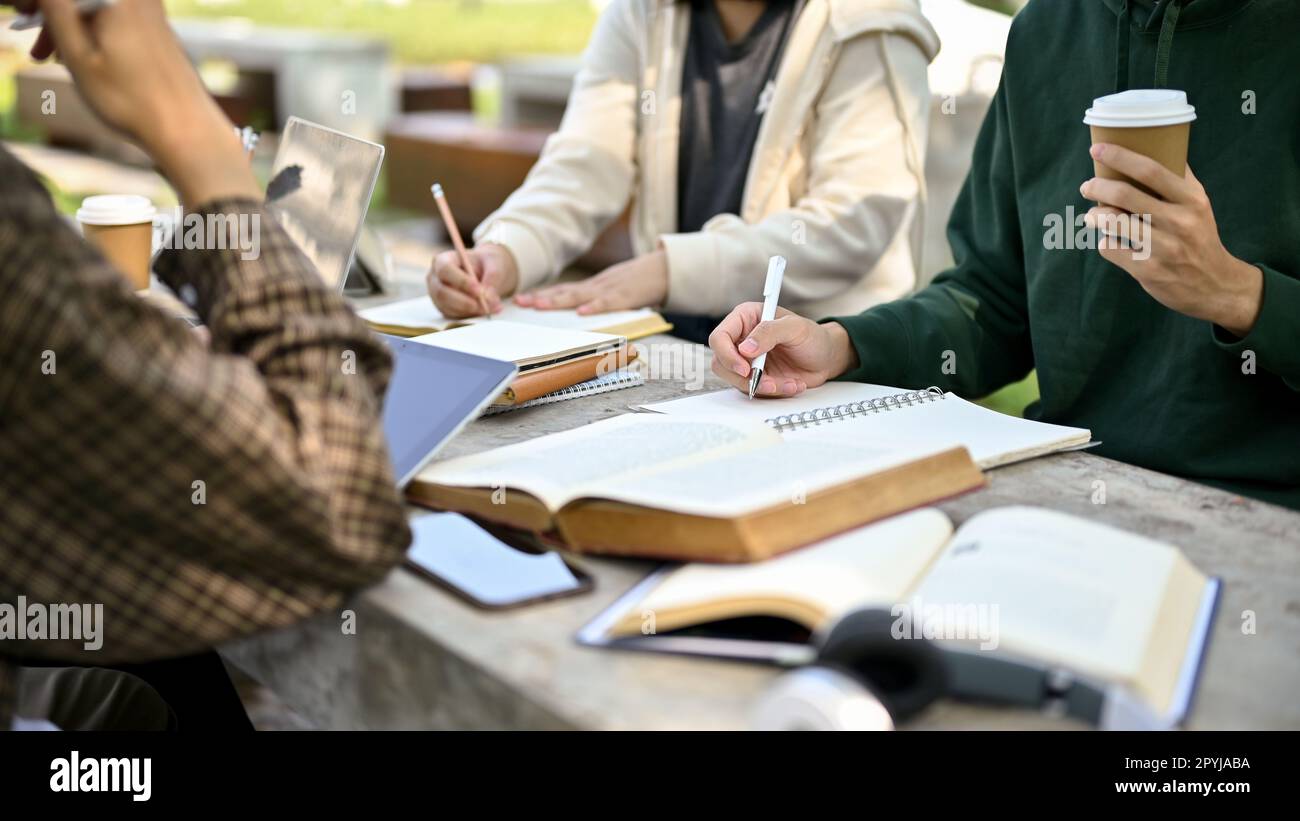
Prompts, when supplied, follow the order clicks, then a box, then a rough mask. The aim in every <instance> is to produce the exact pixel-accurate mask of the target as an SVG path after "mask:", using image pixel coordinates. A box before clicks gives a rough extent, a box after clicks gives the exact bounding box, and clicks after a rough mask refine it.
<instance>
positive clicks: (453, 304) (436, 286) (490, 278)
mask: <svg viewBox="0 0 1300 821" xmlns="http://www.w3.org/2000/svg"><path fill="white" fill-rule="evenodd" d="M466 254H467V256H468V257H469V261H470V264H471V265H472V266H473V267H474V270H473V271H466V270H464V268H463V267H462V265H461V261H460V255H459V254H457V253H456V252H455V251H444V252H443V253H441V254H438V256H436V257H434V258H433V267H432V268H431V269H430V270H429V273H428V275H427V276H426V277H425V284H426V285H427V286H428V288H429V296H430V297H432V298H433V303H434V304H435V305H437V306H438V310H439V311H441V312H442V315H443V316H446V317H450V318H452V319H461V318H464V317H469V316H479V315H481V314H482V313H483V306H482V304H480V302H479V296H480V295H481V296H482V297H483V301H484V302H485V303H486V304H487V307H488V312H489V313H493V314H495V313H497V312H499V311H500V310H501V299H502V297H506V296H509V295H510V294H512V293H514V291H515V289H516V288H517V287H519V267H518V265H516V264H515V257H514V254H512V253H510V250H509V249H508V248H506V247H505V246H504V245H497V244H495V243H491V242H488V243H484V244H482V245H479V246H478V247H476V248H472V249H470V250H469V251H467V252H466Z"/></svg>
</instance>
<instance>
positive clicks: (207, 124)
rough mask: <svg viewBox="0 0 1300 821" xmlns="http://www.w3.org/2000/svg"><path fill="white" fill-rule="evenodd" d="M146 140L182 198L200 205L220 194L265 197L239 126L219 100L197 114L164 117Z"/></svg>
mask: <svg viewBox="0 0 1300 821" xmlns="http://www.w3.org/2000/svg"><path fill="white" fill-rule="evenodd" d="M164 122H166V123H167V124H168V125H162V124H160V125H159V128H158V130H156V131H154V132H152V134H151V135H150V137H149V138H146V139H145V140H143V142H144V144H145V149H146V150H147V151H148V152H149V154H150V155H151V156H152V157H153V158H154V161H155V162H157V164H158V167H159V169H161V170H162V172H163V174H164V175H165V176H166V177H167V179H169V180H170V181H171V183H172V185H173V186H175V187H176V190H177V192H178V193H179V195H180V198H181V201H182V202H184V203H185V204H187V205H190V206H198V205H201V204H203V203H205V202H211V201H213V200H217V199H228V198H247V199H261V198H262V196H263V195H262V191H261V188H260V187H259V186H258V184H257V178H256V177H255V176H254V175H253V170H252V168H251V166H250V164H249V161H248V155H247V153H246V152H245V151H244V148H243V146H242V144H241V143H240V141H239V138H238V137H237V136H236V135H235V131H234V127H233V126H232V125H231V124H230V121H229V120H227V119H226V117H225V115H224V114H222V113H221V111H220V109H217V108H216V106H215V105H212V106H210V107H209V106H204V107H202V108H201V109H200V110H199V111H197V112H194V116H183V115H178V114H174V115H171V116H168V117H166V118H164Z"/></svg>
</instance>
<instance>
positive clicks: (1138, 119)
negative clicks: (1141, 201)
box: [1083, 88, 1196, 194]
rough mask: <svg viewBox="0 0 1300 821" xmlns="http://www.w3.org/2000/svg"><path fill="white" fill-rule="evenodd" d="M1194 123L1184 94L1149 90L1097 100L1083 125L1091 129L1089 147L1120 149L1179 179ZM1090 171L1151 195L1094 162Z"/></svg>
mask: <svg viewBox="0 0 1300 821" xmlns="http://www.w3.org/2000/svg"><path fill="white" fill-rule="evenodd" d="M1195 119H1196V109H1195V108H1193V107H1192V106H1191V105H1189V104H1188V102H1187V93H1186V92H1183V91H1176V90H1174V89H1164V88H1160V89H1157V88H1151V89H1133V90H1131V91H1123V92H1120V93H1119V94H1111V95H1108V96H1106V97H1098V98H1097V99H1095V100H1093V101H1092V108H1090V109H1088V111H1087V113H1086V115H1085V116H1084V118H1083V122H1084V123H1085V124H1086V125H1087V126H1088V127H1089V128H1090V129H1092V143H1093V145H1096V144H1097V143H1109V144H1111V145H1119V146H1123V147H1124V148H1127V149H1129V150H1130V151H1134V152H1137V153H1138V154H1142V155H1144V156H1147V157H1150V158H1151V159H1153V160H1155V161H1156V162H1158V163H1160V164H1161V165H1163V166H1164V167H1165V168H1168V169H1169V170H1170V171H1172V172H1173V173H1174V174H1177V175H1178V176H1179V177H1182V176H1183V175H1184V174H1185V173H1186V171H1187V144H1188V140H1189V139H1190V137H1191V131H1192V121H1193V120H1195ZM1093 167H1094V170H1095V172H1096V175H1097V176H1098V177H1101V178H1103V179H1110V180H1124V181H1126V182H1130V183H1132V184H1133V185H1135V186H1137V187H1138V188H1139V189H1141V190H1143V191H1146V192H1147V193H1148V194H1154V193H1155V192H1153V191H1151V190H1150V189H1148V188H1147V187H1146V186H1144V185H1142V184H1141V183H1138V182H1137V181H1136V180H1132V179H1129V178H1128V177H1126V176H1125V175H1123V174H1121V173H1119V172H1118V171H1116V170H1114V169H1113V168H1110V167H1109V166H1106V165H1102V164H1101V163H1098V162H1095V161H1094V163H1093Z"/></svg>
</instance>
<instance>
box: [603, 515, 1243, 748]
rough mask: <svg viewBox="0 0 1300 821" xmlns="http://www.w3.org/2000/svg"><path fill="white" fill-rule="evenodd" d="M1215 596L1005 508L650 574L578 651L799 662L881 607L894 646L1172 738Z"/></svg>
mask: <svg viewBox="0 0 1300 821" xmlns="http://www.w3.org/2000/svg"><path fill="white" fill-rule="evenodd" d="M1219 589H1220V583H1219V581H1218V580H1217V579H1213V578H1207V577H1206V576H1205V575H1204V574H1203V573H1201V572H1200V571H1199V570H1197V569H1196V567H1194V566H1193V565H1192V564H1191V563H1190V562H1189V561H1188V560H1187V558H1186V557H1185V556H1183V554H1182V553H1181V552H1180V551H1179V550H1178V549H1176V548H1174V547H1172V546H1170V545H1166V544H1162V543H1160V542H1156V541H1152V540H1150V539H1146V538H1143V537H1140V536H1135V535H1133V534H1130V533H1125V532H1124V531H1121V530H1117V529H1115V528H1112V527H1108V526H1105V525H1102V524H1098V523H1095V522H1091V521H1087V520H1085V519H1079V518H1075V517H1071V516H1067V515H1065V514H1062V513H1057V512H1054V511H1049V510H1044V509H1041V508H1031V507H1008V508H999V509H996V510H990V511H986V512H984V513H980V514H978V515H976V516H974V517H972V518H971V519H970V520H969V521H967V522H966V523H965V524H963V525H962V526H961V527H960V528H958V529H957V530H956V531H955V532H954V530H953V526H952V523H951V522H950V521H949V520H948V518H947V517H946V516H945V515H944V514H943V513H941V512H940V511H937V510H933V509H927V510H920V511H914V512H911V513H908V514H904V515H902V516H896V517H894V518H891V519H888V520H886V521H883V522H879V523H877V524H874V525H870V526H868V527H864V528H859V529H857V530H855V531H852V532H850V533H846V534H842V535H840V536H838V537H835V538H832V539H828V540H826V541H824V542H821V543H819V544H817V545H814V546H812V547H809V548H807V549H805V550H799V551H796V552H793V553H790V554H788V555H786V556H781V557H779V558H776V559H773V560H772V561H769V562H763V563H761V564H755V565H744V566H738V567H737V566H720V565H706V564H690V565H684V566H681V567H675V568H671V569H667V570H664V571H661V572H659V573H656V574H653V575H651V576H650V577H648V578H647V579H646V580H645V581H644V582H642V583H641V584H640V585H638V586H637V587H636V588H633V589H632V590H631V591H629V592H628V593H627V594H626V595H624V596H623V597H622V598H620V599H619V600H618V601H617V602H615V604H614V605H613V606H612V607H610V608H609V609H608V610H607V611H606V612H605V613H603V614H601V615H600V616H599V617H598V618H597V619H596V620H594V621H593V622H592V623H591V624H589V625H588V626H587V627H586V628H584V629H583V630H582V632H581V633H580V634H579V640H580V641H582V642H583V643H585V644H590V645H596V646H612V647H621V648H624V649H631V650H645V651H651V652H667V653H685V654H690V655H706V656H720V657H727V658H742V659H750V660H759V661H768V662H775V663H803V662H807V661H809V660H810V658H811V656H812V654H813V651H812V650H811V647H810V642H811V640H812V637H813V636H814V635H815V634H817V633H819V632H821V631H824V630H826V629H827V628H828V627H829V626H830V625H831V624H833V623H834V622H835V621H836V620H837V619H838V618H840V617H841V616H843V615H845V614H847V613H849V612H851V611H853V610H857V609H860V608H864V607H871V608H880V609H886V610H890V611H891V613H892V615H894V616H895V617H896V618H899V619H903V620H902V621H899V629H900V630H906V631H909V632H908V633H906V634H905V635H910V636H912V637H918V636H923V637H925V638H932V639H936V640H939V641H940V642H941V644H943V645H944V646H945V647H951V648H952V649H959V650H960V649H965V650H967V651H970V652H981V653H994V654H1000V655H1003V656H1010V657H1013V658H1016V659H1019V660H1022V661H1029V662H1031V663H1033V664H1035V665H1039V666H1050V667H1060V668H1064V669H1067V670H1071V671H1073V672H1075V673H1077V674H1080V675H1083V676H1086V677H1088V678H1090V679H1093V680H1096V681H1099V682H1103V683H1107V684H1115V685H1120V686H1122V687H1124V688H1125V689H1127V690H1128V691H1129V692H1131V693H1132V694H1134V695H1136V696H1137V698H1138V700H1139V701H1140V702H1141V703H1143V704H1145V705H1146V706H1147V707H1148V709H1150V710H1151V711H1152V713H1154V714H1155V715H1156V716H1159V717H1162V718H1163V719H1164V723H1165V724H1167V725H1170V726H1172V725H1174V724H1177V723H1178V722H1179V721H1180V720H1181V719H1182V717H1183V716H1184V715H1185V714H1186V713H1187V709H1188V706H1189V704H1190V701H1191V697H1192V694H1193V690H1194V685H1195V682H1196V677H1197V673H1198V670H1199V667H1200V662H1201V659H1202V656H1203V653H1204V649H1205V645H1206V641H1207V637H1208V634H1209V630H1210V627H1211V624H1212V621H1213V615H1214V608H1215V604H1216V602H1217V600H1218V595H1219ZM904 617H905V618H904ZM651 619H652V620H653V621H650V620H651Z"/></svg>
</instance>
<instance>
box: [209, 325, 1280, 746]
mask: <svg viewBox="0 0 1300 821" xmlns="http://www.w3.org/2000/svg"><path fill="white" fill-rule="evenodd" d="M645 342H646V344H647V346H648V354H647V355H643V361H644V362H647V363H650V365H651V366H652V367H653V366H654V364H655V363H659V364H660V365H662V363H663V362H666V361H669V359H672V361H673V362H674V363H675V364H674V365H673V366H672V367H673V369H674V370H675V371H677V372H676V373H675V374H674V375H673V377H672V378H668V379H652V380H651V381H649V382H647V384H646V385H645V386H643V387H640V388H635V389H631V390H626V391H619V392H617V393H612V394H606V395H604V396H597V397H589V398H585V399H581V400H574V401H571V402H566V403H563V404H560V405H555V406H551V407H546V408H537V409H531V410H527V411H520V412H516V413H513V414H505V415H502V416H498V417H494V418H489V419H484V420H480V421H478V422H475V423H474V424H472V425H470V426H469V427H468V428H467V429H466V431H465V432H464V433H462V434H461V436H460V437H459V438H458V440H457V441H456V442H454V443H452V445H451V446H449V447H448V449H447V451H446V453H444V454H442V456H443V457H448V456H457V455H462V454H465V453H472V452H476V451H479V450H484V449H486V448H488V447H494V446H499V445H501V444H507V443H510V442H514V441H522V440H524V439H528V438H532V437H533V436H537V435H541V434H543V433H550V432H554V431H557V430H562V429H567V428H572V427H577V426H579V425H583V424H588V423H590V422H591V421H595V420H596V419H600V418H605V417H607V416H611V415H614V414H616V413H620V412H625V411H627V410H628V408H629V406H630V405H633V404H638V403H643V402H653V401H662V400H663V399H667V398H672V397H675V396H679V395H682V394H683V393H684V391H685V390H686V389H687V388H688V387H690V388H696V389H713V388H717V387H720V383H719V382H717V380H716V379H715V378H713V377H712V375H711V374H707V371H700V368H701V366H702V364H701V363H704V364H703V367H705V368H706V367H707V355H706V353H705V352H704V350H703V349H699V348H697V347H696V346H687V345H686V344H685V343H681V342H680V341H679V340H674V339H672V338H670V337H656V338H652V339H651V340H646V341H645ZM663 351H667V352H668V353H669V354H671V356H670V357H665V356H662V355H658V354H660V353H661V352H663ZM683 352H685V355H684V356H683ZM683 374H684V375H685V378H683ZM705 374H707V375H705ZM1098 483H1102V484H1100V485H1099V484H1098ZM1099 490H1100V491H1101V492H1100V493H1099ZM1099 500H1100V502H1099ZM1013 504H1035V505H1041V506H1045V507H1050V508H1053V509H1056V510H1060V511H1062V512H1065V513H1069V514H1072V515H1076V516H1082V517H1084V518H1089V519H1093V520H1097V521H1102V522H1106V523H1109V524H1113V525H1115V526H1118V527H1121V528H1124V529H1126V530H1129V531H1132V532H1136V533H1141V534H1144V535H1148V536H1151V537H1152V538H1156V539H1160V540H1162V541H1166V542H1169V543H1171V544H1175V545H1178V546H1179V547H1180V548H1181V549H1182V550H1183V551H1184V552H1185V553H1186V554H1187V556H1188V557H1189V558H1190V559H1191V560H1192V562H1193V563H1195V564H1196V565H1197V567H1199V568H1200V569H1201V570H1202V571H1204V572H1206V573H1209V574H1211V575H1215V576H1219V577H1220V578H1222V579H1223V581H1224V598H1223V600H1222V603H1221V606H1220V611H1219V615H1218V618H1217V619H1216V622H1215V628H1214V630H1213V635H1212V638H1211V643H1210V649H1209V654H1208V657H1207V660H1206V664H1205V669H1204V671H1203V673H1202V680H1201V688H1200V692H1199V695H1198V699H1197V702H1196V704H1195V706H1194V709H1193V712H1192V716H1191V719H1190V721H1189V724H1188V726H1189V727H1190V728H1194V729H1228V728H1259V729H1276V728H1300V699H1296V698H1295V693H1296V692H1297V690H1298V689H1300V573H1297V572H1296V571H1297V569H1300V514H1297V513H1295V512H1293V511H1289V510H1286V509H1283V508H1279V507H1275V506H1272V505H1267V504H1264V503H1262V502H1257V501H1254V500H1251V499H1243V498H1241V497H1237V496H1234V495H1232V494H1229V493H1225V492H1222V491H1219V490H1215V489H1213V488H1210V487H1207V486H1203V485H1199V484H1195V483H1192V482H1188V481H1185V480H1181V479H1177V478H1174V477H1171V476H1166V475H1163V474H1159V473H1155V472H1152V471H1149V470H1144V469H1142V468H1138V467H1134V466H1132V465H1127V464H1124V463H1120V462H1115V461H1112V460H1108V459H1103V458H1101V457H1097V456H1093V455H1091V454H1088V453H1066V454H1058V455H1055V456H1051V457H1046V458H1044V459H1039V460H1035V461H1032V462H1027V463H1022V464H1019V465H1012V466H1009V467H1005V468H1000V469H998V470H995V471H991V472H990V473H989V484H988V486H987V487H986V488H984V489H982V490H980V491H977V492H975V493H971V494H967V495H965V496H962V497H959V498H957V499H952V500H949V501H947V502H944V503H942V504H940V505H938V507H939V508H940V509H942V510H943V511H944V512H945V513H947V514H948V515H949V517H950V518H952V519H953V521H954V523H955V524H960V523H961V522H962V521H964V520H966V519H967V518H969V517H970V516H972V515H974V514H975V513H977V512H979V511H980V510H985V509H989V508H992V507H1000V506H1004V505H1013ZM576 561H577V562H578V563H579V564H580V565H581V566H583V567H584V568H585V569H587V570H588V571H589V572H590V573H591V574H592V575H593V576H594V577H595V578H596V581H597V589H596V591H595V592H593V593H591V594H589V595H587V596H584V597H581V598H574V599H568V600H562V601H557V602H551V603H547V604H544V605H540V606H538V607H535V608H529V609H527V610H521V611H517V612H513V613H485V612H482V611H476V610H474V609H473V608H471V607H469V606H468V605H465V604H463V603H462V602H460V601H459V600H457V599H455V598H454V597H452V596H450V595H449V594H447V593H445V592H443V591H441V590H438V589H436V588H434V587H432V586H431V585H429V584H428V583H427V582H425V581H424V580H422V579H420V578H418V577H416V576H415V575H413V574H411V573H410V572H408V571H405V570H396V571H394V572H393V573H392V574H391V575H390V576H389V577H388V579H387V580H386V581H385V582H384V583H382V584H381V585H379V586H377V587H375V588H373V589H371V590H368V591H365V592H364V593H362V594H360V595H359V596H357V597H356V598H355V599H354V601H353V602H351V603H350V604H349V606H348V607H347V608H345V611H350V612H339V613H326V614H321V615H319V616H317V617H315V618H313V619H310V620H308V621H306V622H304V623H302V624H300V625H298V626H295V627H293V628H289V629H286V630H281V631H278V632H275V633H270V634H265V635H261V636H257V637H253V638H250V639H246V640H244V641H241V642H237V643H233V644H231V645H228V646H226V647H225V648H223V650H222V653H223V655H224V656H225V657H226V658H227V659H228V660H229V661H231V662H232V663H233V664H235V665H236V666H238V667H240V668H241V669H243V670H245V671H247V672H248V673H249V674H251V675H253V676H254V677H255V678H257V679H258V680H260V681H261V682H263V683H264V684H266V685H267V686H268V687H270V688H271V689H272V690H273V691H274V692H276V694H277V695H278V696H280V697H281V698H282V699H283V700H285V701H286V702H287V703H288V704H289V705H290V706H291V707H293V708H294V709H296V710H298V711H299V712H300V713H302V714H303V715H304V716H305V717H307V718H308V719H310V720H311V721H313V722H315V723H316V724H317V726H320V727H322V728H339V729H345V728H350V729H361V728H375V729H399V728H400V729H425V728H428V729H739V728H743V727H745V726H746V725H747V719H748V710H749V709H750V706H751V705H752V703H753V700H754V699H755V698H756V697H757V696H758V694H759V693H761V692H762V690H763V689H764V688H765V687H766V686H767V685H768V684H769V683H770V682H771V680H772V678H773V677H774V675H775V674H776V672H777V671H775V670H773V669H771V668H765V667H761V666H756V665H746V664H739V663H730V662H722V661H707V660H699V659H683V658H671V657H660V656H650V655H646V654H633V653H625V652H616V651H603V650H595V649H590V648H583V647H579V646H577V645H576V643H575V641H574V639H573V635H574V633H575V632H576V631H577V629H578V628H579V627H580V626H581V625H582V624H584V623H586V622H587V621H588V620H589V619H591V618H592V617H594V616H595V615H596V614H597V613H598V612H600V611H601V610H603V609H604V608H605V607H606V606H607V605H608V604H609V603H610V602H612V601H613V600H614V599H615V598H616V597H617V596H618V595H619V594H621V593H622V592H623V591H625V590H626V589H628V588H629V587H631V585H632V584H634V583H635V582H636V581H638V580H639V579H640V578H642V577H643V576H644V574H645V573H646V572H648V570H649V569H650V567H651V565H649V564H648V563H644V562H629V561H621V560H610V559H597V558H591V557H580V558H578V559H577V560H576ZM349 620H351V622H352V623H353V624H354V625H355V633H353V634H349V633H347V632H345V629H344V628H345V626H346V625H347V624H348V623H349ZM1252 629H1253V632H1251V630H1252ZM912 726H916V727H920V728H961V729H967V728H1015V729H1020V728H1053V727H1062V726H1068V725H1065V724H1063V723H1061V722H1059V721H1057V720H1055V719H1049V718H1047V717H1044V716H1040V715H1037V714H1034V713H1030V712H1027V711H1021V710H1011V709H995V708H990V707H983V706H975V705H965V704H958V703H954V702H947V701H945V702H941V703H939V704H938V705H936V706H935V707H933V708H931V709H930V710H929V711H928V712H927V713H925V714H923V715H922V716H921V717H920V719H919V720H917V721H916V722H914V723H913V725H912Z"/></svg>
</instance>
